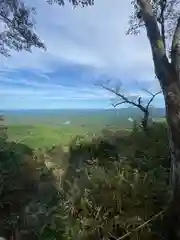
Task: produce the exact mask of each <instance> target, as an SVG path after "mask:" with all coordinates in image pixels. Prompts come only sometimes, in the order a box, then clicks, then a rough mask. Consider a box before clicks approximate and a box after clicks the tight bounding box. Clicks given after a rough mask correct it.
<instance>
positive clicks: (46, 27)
mask: <svg viewBox="0 0 180 240" xmlns="http://www.w3.org/2000/svg"><path fill="white" fill-rule="evenodd" d="M25 2H26V3H27V4H30V5H33V6H35V7H36V9H37V15H36V31H37V33H38V34H39V36H40V37H41V39H42V40H43V41H44V42H45V44H46V46H47V51H45V52H44V51H43V50H39V49H33V53H27V52H18V53H17V52H13V53H12V57H10V58H5V57H3V56H0V97H1V102H0V109H46V108H47V109H53V108H109V107H111V103H112V101H114V96H113V95H112V94H110V93H109V92H107V91H105V90H103V89H102V88H101V87H100V86H99V83H102V82H104V83H106V81H107V80H111V84H112V85H113V86H117V85H119V86H121V89H122V91H123V92H124V93H125V94H126V95H128V96H130V97H135V96H139V95H142V96H143V97H144V99H145V100H146V99H147V97H148V96H147V94H146V93H145V92H144V91H142V88H146V89H149V90H150V91H158V90H159V85H158V83H157V79H155V78H154V69H153V64H152V57H151V51H150V46H149V43H148V40H147V37H146V34H145V32H143V31H142V33H141V35H140V36H138V37H137V36H127V35H126V34H125V32H126V30H127V27H128V17H129V15H130V13H131V11H132V8H131V5H130V1H124V2H123V3H121V2H122V1H119V0H111V1H105V0H96V1H95V5H94V6H93V7H89V8H76V9H73V8H72V7H71V6H70V5H69V4H67V5H66V6H65V7H59V6H58V5H56V4H54V5H53V6H49V5H48V4H47V3H46V1H42V0H36V1H35V0H34V1H30V0H28V1H27V0H26V1H25ZM154 105H155V106H163V99H162V96H158V97H157V98H156V100H155V101H154Z"/></svg>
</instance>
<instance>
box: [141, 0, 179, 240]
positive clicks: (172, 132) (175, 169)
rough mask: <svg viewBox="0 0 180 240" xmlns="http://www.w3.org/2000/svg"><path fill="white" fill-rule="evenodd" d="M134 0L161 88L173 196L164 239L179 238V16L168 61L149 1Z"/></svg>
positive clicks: (175, 239)
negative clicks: (167, 130) (166, 233)
mask: <svg viewBox="0 0 180 240" xmlns="http://www.w3.org/2000/svg"><path fill="white" fill-rule="evenodd" d="M137 3H138V4H139V6H140V9H141V12H142V17H143V20H144V23H145V27H146V31H147V36H148V39H149V42H150V44H151V50H152V56H153V61H154V67H155V72H156V75H157V77H158V79H159V82H160V85H161V88H162V91H163V95H164V100H165V105H166V118H167V123H168V127H169V149H170V157H171V183H172V187H173V199H172V206H171V211H170V213H171V216H170V222H169V226H168V228H169V230H170V231H169V235H168V239H173V240H180V18H179V19H178V22H177V27H176V30H175V33H174V38H173V42H172V54H171V62H169V60H168V58H167V56H166V50H165V47H164V43H163V38H162V36H161V33H160V30H159V28H158V24H157V21H156V19H155V17H154V16H153V11H152V7H151V5H150V3H149V2H148V1H147V0H137Z"/></svg>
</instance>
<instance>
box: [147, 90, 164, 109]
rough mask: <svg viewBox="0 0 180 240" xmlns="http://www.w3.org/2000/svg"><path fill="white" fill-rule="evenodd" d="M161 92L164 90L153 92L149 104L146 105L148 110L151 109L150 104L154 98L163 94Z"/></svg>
mask: <svg viewBox="0 0 180 240" xmlns="http://www.w3.org/2000/svg"><path fill="white" fill-rule="evenodd" d="M161 93H162V91H159V92H157V93H155V94H152V93H151V95H152V97H151V98H150V100H149V102H148V103H147V105H146V110H148V109H149V106H150V104H151V103H152V101H153V100H154V98H155V97H156V96H157V95H159V94H161Z"/></svg>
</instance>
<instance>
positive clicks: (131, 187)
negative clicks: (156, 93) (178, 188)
mask: <svg viewBox="0 0 180 240" xmlns="http://www.w3.org/2000/svg"><path fill="white" fill-rule="evenodd" d="M1 125H2V131H1V136H2V137H1V149H2V151H1V165H0V171H1V215H0V229H1V233H0V234H1V236H4V237H6V238H7V239H10V236H11V237H12V235H15V238H14V239H38V240H39V239H43V240H48V239H65V240H67V239H73V240H74V239H79V240H80V239H88V240H89V239H121V238H122V237H123V236H124V237H123V238H122V239H125V238H126V239H133V240H134V239H164V238H163V237H164V236H165V235H166V234H167V233H166V231H165V230H166V224H167V223H166V213H167V214H168V211H167V210H168V207H169V201H170V199H171V189H168V187H167V186H168V181H169V169H170V168H169V167H170V161H169V158H168V147H167V129H166V124H165V123H156V124H153V125H152V126H150V127H149V128H148V134H147V132H144V131H142V130H141V129H139V128H138V127H137V128H134V129H133V130H132V131H128V132H127V131H124V132H122V131H118V130H117V129H116V130H115V129H113V130H110V129H109V130H108V129H107V128H106V129H104V130H103V131H102V132H101V134H99V135H98V134H96V135H94V136H88V135H84V136H76V137H75V138H74V139H73V140H72V141H71V142H70V143H69V148H68V151H67V150H66V151H65V150H64V148H63V147H62V146H61V145H57V146H54V147H50V146H49V149H48V150H46V151H44V150H43V151H41V149H39V150H37V149H36V150H35V149H32V148H30V147H27V146H26V145H25V144H24V143H22V142H21V143H20V142H12V141H8V140H7V134H5V133H7V131H6V129H5V128H4V131H3V124H1ZM24 128H25V126H22V131H24ZM19 130H20V128H19ZM47 138H48V135H47ZM12 183H13V184H12ZM19 196H20V197H19Z"/></svg>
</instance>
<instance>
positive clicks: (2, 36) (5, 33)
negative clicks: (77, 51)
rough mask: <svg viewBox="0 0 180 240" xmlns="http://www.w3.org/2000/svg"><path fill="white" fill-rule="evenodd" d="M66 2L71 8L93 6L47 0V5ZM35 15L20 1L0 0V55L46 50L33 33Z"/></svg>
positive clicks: (88, 2)
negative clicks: (33, 48)
mask: <svg viewBox="0 0 180 240" xmlns="http://www.w3.org/2000/svg"><path fill="white" fill-rule="evenodd" d="M68 1H69V2H70V3H72V5H73V6H77V5H81V6H83V7H84V6H87V5H91V4H93V0H84V1H83V0H82V1H80V0H65V1H63V0H47V2H48V3H49V4H52V3H54V2H56V3H58V4H59V5H64V4H65V2H68ZM35 13H36V11H35V8H30V7H28V6H26V5H25V4H24V3H23V2H22V1H21V0H0V26H1V27H0V29H1V30H0V54H2V55H4V56H6V57H7V56H10V50H15V51H21V50H26V51H31V50H32V47H38V48H43V49H46V47H45V45H44V43H43V42H42V41H41V40H40V38H39V36H38V35H37V33H36V32H35V22H34V21H33V17H34V15H35Z"/></svg>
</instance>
